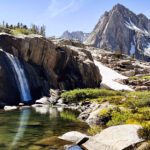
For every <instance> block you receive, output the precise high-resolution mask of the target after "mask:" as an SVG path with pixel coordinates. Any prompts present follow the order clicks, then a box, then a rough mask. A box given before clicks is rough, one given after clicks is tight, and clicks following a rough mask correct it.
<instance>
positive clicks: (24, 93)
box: [6, 53, 32, 102]
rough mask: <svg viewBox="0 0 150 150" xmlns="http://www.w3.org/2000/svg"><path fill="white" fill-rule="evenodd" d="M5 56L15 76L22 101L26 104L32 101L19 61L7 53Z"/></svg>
mask: <svg viewBox="0 0 150 150" xmlns="http://www.w3.org/2000/svg"><path fill="white" fill-rule="evenodd" d="M6 55H7V57H8V58H9V60H10V62H11V65H12V69H13V72H14V74H15V79H16V82H17V86H18V88H19V91H20V94H21V98H22V101H23V102H28V101H30V100H32V98H31V93H30V89H29V85H28V81H27V78H26V75H25V72H24V69H23V67H22V66H21V63H20V61H19V59H18V58H17V57H14V56H13V55H11V54H9V53H6Z"/></svg>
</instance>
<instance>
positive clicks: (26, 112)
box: [10, 109, 31, 149]
mask: <svg viewBox="0 0 150 150" xmlns="http://www.w3.org/2000/svg"><path fill="white" fill-rule="evenodd" d="M30 113H31V110H30V109H23V110H22V111H21V115H20V124H19V127H18V130H17V134H16V135H15V137H14V139H13V142H12V143H11V146H10V149H12V148H13V147H15V146H16V145H17V142H18V141H19V140H20V139H21V138H23V135H24V132H25V131H26V128H27V123H28V120H29V117H30Z"/></svg>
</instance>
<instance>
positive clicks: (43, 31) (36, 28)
mask: <svg viewBox="0 0 150 150" xmlns="http://www.w3.org/2000/svg"><path fill="white" fill-rule="evenodd" d="M0 27H2V28H7V29H10V30H15V29H22V30H29V31H31V32H32V33H33V34H40V35H42V36H45V35H46V27H45V25H42V26H37V25H35V24H32V25H31V26H30V27H28V26H27V25H25V24H23V23H20V22H18V23H17V24H16V25H13V24H8V23H7V22H5V21H3V22H2V23H1V24H0Z"/></svg>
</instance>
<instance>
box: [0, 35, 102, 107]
mask: <svg viewBox="0 0 150 150" xmlns="http://www.w3.org/2000/svg"><path fill="white" fill-rule="evenodd" d="M0 47H1V48H2V49H3V51H4V52H2V51H1V52H0V101H1V102H5V103H7V104H11V103H12V104H14V102H17V103H18V102H19V101H20V96H19V91H18V89H17V87H16V83H15V79H14V76H13V73H12V70H11V67H10V65H9V61H8V59H7V57H6V54H5V53H6V52H7V53H10V54H13V55H14V56H16V57H18V58H19V60H20V61H21V62H22V65H23V68H24V70H25V73H26V76H27V78H28V82H29V87H30V91H31V95H32V97H33V99H38V98H40V97H41V96H42V95H45V96H47V95H48V94H49V89H50V88H54V89H61V90H63V89H67V90H68V89H74V88H90V87H91V88H94V87H99V84H100V82H101V76H100V73H99V70H98V68H97V67H96V66H95V64H94V63H93V60H92V56H91V54H90V52H88V51H86V50H84V48H82V49H80V48H78V49H74V48H72V47H66V45H63V44H61V43H59V42H58V43H57V44H56V43H55V42H53V41H51V40H49V39H46V38H43V37H41V36H39V35H30V36H24V35H21V36H12V35H9V34H0Z"/></svg>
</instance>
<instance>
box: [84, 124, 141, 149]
mask: <svg viewBox="0 0 150 150" xmlns="http://www.w3.org/2000/svg"><path fill="white" fill-rule="evenodd" d="M140 128H141V126H138V125H119V126H113V127H109V128H107V129H105V130H103V131H102V132H101V133H100V134H97V135H95V136H93V137H91V138H90V139H89V140H88V141H87V142H86V143H84V144H83V147H85V148H86V149H87V150H106V149H107V150H123V149H125V148H127V147H129V146H131V145H135V144H137V143H140V142H142V141H143V139H140V138H139V137H138V134H137V131H138V130H139V129H140Z"/></svg>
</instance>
